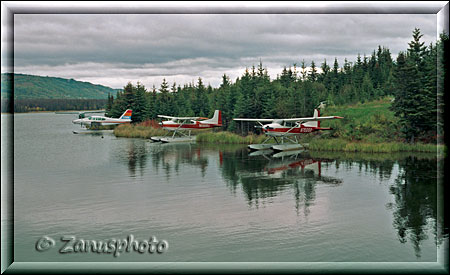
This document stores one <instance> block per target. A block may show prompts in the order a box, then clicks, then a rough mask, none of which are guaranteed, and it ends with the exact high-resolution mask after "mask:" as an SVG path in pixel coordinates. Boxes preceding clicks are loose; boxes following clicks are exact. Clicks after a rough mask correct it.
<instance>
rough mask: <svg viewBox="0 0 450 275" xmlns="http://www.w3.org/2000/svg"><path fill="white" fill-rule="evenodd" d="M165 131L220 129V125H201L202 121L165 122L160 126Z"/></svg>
mask: <svg viewBox="0 0 450 275" xmlns="http://www.w3.org/2000/svg"><path fill="white" fill-rule="evenodd" d="M160 125H161V126H162V128H163V129H164V130H168V131H183V130H185V131H186V130H198V129H209V128H214V127H220V126H221V125H218V124H211V123H201V121H195V122H193V123H184V124H181V123H178V122H175V121H171V120H169V121H163V122H161V124H160Z"/></svg>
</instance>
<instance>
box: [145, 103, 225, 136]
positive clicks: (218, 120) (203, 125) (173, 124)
mask: <svg viewBox="0 0 450 275" xmlns="http://www.w3.org/2000/svg"><path fill="white" fill-rule="evenodd" d="M158 117H160V118H166V119H168V120H166V121H162V122H160V123H159V125H161V126H162V128H163V129H164V130H167V131H169V132H168V134H167V135H165V136H163V137H151V138H150V139H151V140H152V141H155V142H158V141H161V142H164V143H168V142H175V141H177V142H180V141H181V142H182V141H191V140H194V138H195V137H194V136H191V131H192V130H199V129H209V128H214V127H221V126H222V112H221V111H220V110H215V112H214V116H213V117H212V118H211V119H208V118H207V117H173V116H165V115H158ZM185 131H188V134H185V133H184V132H185ZM170 132H173V134H172V137H167V136H168V135H169V133H170ZM177 133H178V134H179V135H180V137H178V138H175V135H176V134H177Z"/></svg>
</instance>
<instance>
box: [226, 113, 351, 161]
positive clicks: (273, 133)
mask: <svg viewBox="0 0 450 275" xmlns="http://www.w3.org/2000/svg"><path fill="white" fill-rule="evenodd" d="M342 118H343V117H340V116H322V117H321V116H320V111H319V109H318V108H317V109H314V115H313V116H312V117H301V118H285V119H272V118H261V119H259V118H234V119H233V120H235V121H253V122H258V123H259V124H260V125H259V126H255V127H257V128H261V129H262V131H263V133H264V134H265V135H266V136H267V139H266V140H264V141H263V143H261V144H250V145H249V146H248V148H249V149H250V150H266V149H272V150H273V151H276V152H277V151H285V150H299V149H302V148H303V146H302V145H301V144H299V142H298V139H297V135H299V134H304V133H312V132H315V131H320V130H332V128H324V127H320V122H321V121H323V120H329V119H342ZM263 123H267V124H263ZM270 139H274V140H275V142H276V144H267V143H266V142H268V141H269V140H270ZM285 140H286V141H287V143H285Z"/></svg>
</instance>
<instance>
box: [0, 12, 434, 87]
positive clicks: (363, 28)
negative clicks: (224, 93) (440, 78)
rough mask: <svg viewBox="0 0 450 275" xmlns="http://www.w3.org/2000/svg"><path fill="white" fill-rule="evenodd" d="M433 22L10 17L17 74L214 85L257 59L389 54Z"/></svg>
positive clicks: (323, 17)
mask: <svg viewBox="0 0 450 275" xmlns="http://www.w3.org/2000/svg"><path fill="white" fill-rule="evenodd" d="M436 22H437V16H436V15H435V14H392V15H389V14H345V15H344V14H342V15H341V14H16V15H14V51H15V52H14V70H15V72H16V73H25V74H34V75H44V76H45V75H48V76H57V77H64V78H74V79H76V80H81V81H89V82H92V83H96V84H102V85H106V86H109V87H112V88H122V87H123V86H125V85H126V84H127V82H129V81H131V82H132V83H136V82H137V81H140V82H141V83H142V84H144V85H145V86H146V87H147V88H151V87H152V86H153V85H155V86H156V87H159V85H160V83H161V81H162V79H163V78H166V79H167V81H169V83H170V84H172V83H173V82H176V83H177V84H179V85H183V84H185V83H187V82H192V81H195V82H197V79H198V77H201V78H202V79H203V81H204V83H206V84H208V83H210V84H211V85H212V86H213V87H217V86H218V85H219V84H220V82H221V76H222V75H223V74H224V73H226V74H227V75H229V76H230V78H231V80H232V81H233V82H234V80H235V79H236V77H238V76H240V75H242V73H243V71H244V70H245V68H246V67H249V68H250V67H251V66H252V65H255V66H257V65H258V64H259V61H260V60H261V61H262V63H263V66H264V67H267V69H268V71H269V74H270V75H271V77H272V78H274V77H276V75H277V74H279V73H280V72H281V70H282V68H283V67H284V66H286V67H289V66H292V65H293V64H294V63H297V64H300V63H301V61H302V60H303V59H304V60H305V62H306V64H307V65H309V64H311V61H312V60H314V61H315V63H316V64H317V65H318V66H320V64H321V63H322V62H323V61H324V59H326V60H327V62H328V63H330V64H332V63H333V61H334V58H335V57H336V58H337V59H338V61H339V64H340V65H341V66H342V65H343V62H344V58H347V59H348V60H349V61H354V60H355V59H356V56H357V55H358V53H360V54H361V56H363V55H364V54H366V55H368V56H370V55H371V53H372V51H373V50H375V49H377V47H378V45H381V46H384V47H387V48H389V49H390V51H391V53H392V55H393V57H394V58H395V57H396V55H397V54H398V52H399V51H404V50H406V48H407V47H408V42H409V41H411V39H412V31H413V29H414V28H420V30H421V32H422V33H423V34H424V36H423V41H425V42H426V44H429V43H430V42H433V43H435V42H436V36H437V29H436V28H437V24H436ZM297 66H299V65H297ZM2 71H3V68H2Z"/></svg>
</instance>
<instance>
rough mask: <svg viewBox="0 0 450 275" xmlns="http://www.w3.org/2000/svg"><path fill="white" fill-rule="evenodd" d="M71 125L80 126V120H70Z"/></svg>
mask: <svg viewBox="0 0 450 275" xmlns="http://www.w3.org/2000/svg"><path fill="white" fill-rule="evenodd" d="M72 123H73V124H80V120H79V119H74V120H72Z"/></svg>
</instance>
